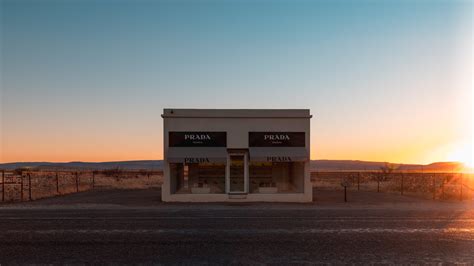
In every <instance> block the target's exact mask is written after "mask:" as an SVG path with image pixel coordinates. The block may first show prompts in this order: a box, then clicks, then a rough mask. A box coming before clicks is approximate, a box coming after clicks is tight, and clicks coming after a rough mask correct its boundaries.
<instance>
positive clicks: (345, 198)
mask: <svg viewBox="0 0 474 266" xmlns="http://www.w3.org/2000/svg"><path fill="white" fill-rule="evenodd" d="M344 202H347V186H344Z"/></svg>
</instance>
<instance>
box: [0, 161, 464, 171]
mask: <svg viewBox="0 0 474 266" xmlns="http://www.w3.org/2000/svg"><path fill="white" fill-rule="evenodd" d="M385 164H386V163H385V162H370V161H351V160H312V161H311V170H312V171H350V170H353V171H354V170H355V171H364V170H380V168H381V167H384V166H385ZM392 166H393V168H394V169H396V170H403V171H436V172H440V171H443V172H450V171H460V170H462V169H463V168H464V166H463V164H462V163H458V162H437V163H431V164H427V165H422V164H392ZM16 168H36V169H61V170H102V169H113V168H120V169H124V170H140V169H145V170H161V169H163V161H162V160H143V161H119V162H99V163H92V162H68V163H51V162H17V163H3V164H0V169H6V170H12V169H16Z"/></svg>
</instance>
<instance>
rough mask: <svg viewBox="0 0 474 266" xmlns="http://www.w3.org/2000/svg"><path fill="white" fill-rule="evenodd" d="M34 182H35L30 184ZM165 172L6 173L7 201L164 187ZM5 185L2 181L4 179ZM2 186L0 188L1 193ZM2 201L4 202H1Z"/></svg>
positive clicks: (5, 196) (5, 197) (5, 198)
mask: <svg viewBox="0 0 474 266" xmlns="http://www.w3.org/2000/svg"><path fill="white" fill-rule="evenodd" d="M30 180H31V181H30ZM162 181H163V174H162V173H161V172H147V171H119V172H114V173H113V174H111V173H109V172H105V173H103V172H101V171H94V172H92V171H82V172H75V171H28V172H22V173H21V174H18V173H14V172H6V173H5V195H4V200H5V201H7V202H8V201H21V200H22V198H23V201H26V200H29V199H30V182H31V199H32V200H35V199H41V198H48V197H53V196H57V195H64V194H70V193H76V192H80V191H86V190H91V189H140V188H153V187H160V186H161V183H162ZM0 183H1V180H0ZM1 190H2V187H1V186H0V192H1ZM0 200H1V199H0Z"/></svg>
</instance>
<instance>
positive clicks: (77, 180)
mask: <svg viewBox="0 0 474 266" xmlns="http://www.w3.org/2000/svg"><path fill="white" fill-rule="evenodd" d="M76 192H79V175H78V173H77V172H76Z"/></svg>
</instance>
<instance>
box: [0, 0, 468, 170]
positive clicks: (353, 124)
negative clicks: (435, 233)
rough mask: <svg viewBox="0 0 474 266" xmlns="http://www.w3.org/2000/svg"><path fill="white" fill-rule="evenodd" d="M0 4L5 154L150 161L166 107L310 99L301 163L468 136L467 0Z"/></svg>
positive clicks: (403, 154) (410, 157) (437, 147)
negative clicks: (307, 153) (305, 156)
mask: <svg viewBox="0 0 474 266" xmlns="http://www.w3.org/2000/svg"><path fill="white" fill-rule="evenodd" d="M1 3H2V5H1V25H2V27H1V30H2V32H1V33H2V35H1V52H2V58H1V74H2V80H1V88H2V109H1V110H2V121H3V122H2V127H3V130H2V132H3V134H2V143H3V145H2V146H3V147H4V148H3V150H2V152H3V161H11V160H39V159H44V160H56V161H58V160H59V161H68V160H76V159H77V160H79V159H81V160H109V159H110V160H114V159H125V157H126V154H123V155H122V154H121V155H120V156H118V155H114V154H120V152H119V151H118V150H114V149H115V148H114V147H113V145H114V144H115V145H117V143H119V144H121V145H125V144H124V143H126V145H127V146H128V148H127V149H130V153H129V155H130V158H129V159H156V158H161V156H162V155H161V152H162V146H161V145H162V143H161V130H162V121H161V118H160V116H159V115H160V114H161V112H162V109H163V108H165V107H184V108H185V107H193V108H310V109H311V111H312V113H313V114H314V119H313V120H312V131H313V132H312V143H314V145H315V146H314V147H313V151H312V158H313V159H322V158H329V159H365V160H381V161H384V160H391V161H394V160H395V161H406V162H428V161H433V160H446V159H450V158H449V156H448V155H446V153H447V152H449V151H447V150H449V149H459V147H458V146H459V145H465V144H466V143H471V139H470V136H471V135H472V127H471V126H469V123H472V109H470V108H469V106H471V105H472V91H471V88H472V87H471V85H472V49H471V47H472V2H471V1H263V0H259V1H112V0H104V1H88V0H82V1H79V0H70V1H10V0H3V1H1ZM427 134H429V135H430V136H429V137H428V138H427V137H426V135H427ZM38 142H42V143H43V144H38ZM84 143H87V145H83V144H84ZM79 144H81V145H79ZM471 144H472V143H471ZM88 145H90V147H89V146H88ZM102 146H103V147H104V148H103V149H99V148H98V147H102ZM84 147H87V150H89V151H90V153H93V154H94V156H90V158H89V157H87V156H86V155H85V154H84V150H82V149H84ZM94 147H97V150H95V149H94V150H91V149H92V148H94ZM453 147H454V148H453ZM415 148H416V149H415ZM29 149H34V150H35V151H34V152H33V151H30V150H29ZM415 150H416V151H415ZM471 153H472V151H471ZM28 154H30V155H31V156H30V155H28ZM470 156H471V157H472V155H470ZM451 157H452V156H451ZM88 158H89V159H88ZM454 159H456V158H454ZM0 161H1V160H0Z"/></svg>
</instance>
